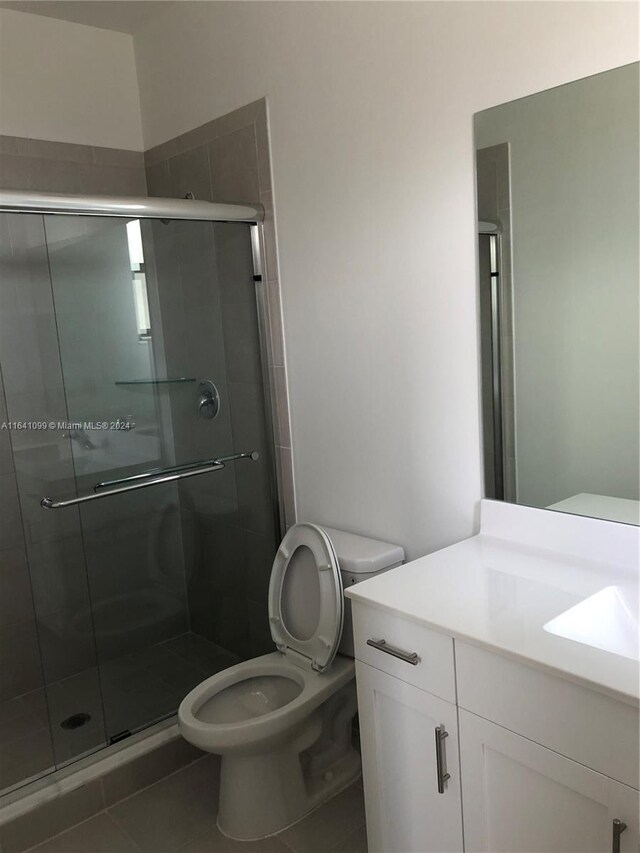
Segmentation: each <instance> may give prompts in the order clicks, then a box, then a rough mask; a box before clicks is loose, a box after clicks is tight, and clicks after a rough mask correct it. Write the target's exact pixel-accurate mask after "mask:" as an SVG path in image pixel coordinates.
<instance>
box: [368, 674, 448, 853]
mask: <svg viewBox="0 0 640 853" xmlns="http://www.w3.org/2000/svg"><path fill="white" fill-rule="evenodd" d="M356 679H357V686H358V707H359V716H360V738H361V742H362V770H363V778H364V787H365V799H366V811H367V834H368V841H369V853H401V851H407V853H408V851H421V853H458V851H461V850H462V815H461V808H460V776H459V769H458V768H459V764H458V726H457V720H456V707H455V705H452V704H450V703H449V702H445V701H444V700H443V699H438V697H437V696H433V695H431V694H430V693H427V692H426V691H424V690H421V689H419V688H418V687H414V686H413V685H412V684H407V683H406V682H404V681H400V679H398V678H395V677H394V676H392V675H388V674H387V673H386V672H381V671H380V670H378V669H375V668H374V667H372V666H370V665H369V664H366V663H361V662H360V661H357V662H356ZM436 739H437V740H438V744H436ZM437 752H439V753H440V758H438V757H437ZM447 775H448V778H446V777H447Z"/></svg>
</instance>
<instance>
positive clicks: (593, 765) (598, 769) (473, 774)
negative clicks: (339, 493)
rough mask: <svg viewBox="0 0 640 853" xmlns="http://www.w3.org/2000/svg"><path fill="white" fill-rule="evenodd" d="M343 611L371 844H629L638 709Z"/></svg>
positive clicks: (588, 848)
mask: <svg viewBox="0 0 640 853" xmlns="http://www.w3.org/2000/svg"><path fill="white" fill-rule="evenodd" d="M353 612H354V640H355V651H356V682H357V688H358V708H359V715H360V737H361V744H362V768H363V778H364V789H365V802H366V813H367V832H368V838H369V850H370V853H450V851H451V853H453V852H454V851H455V853H462V851H463V850H464V851H465V853H638V850H639V848H640V832H639V827H638V814H639V811H640V794H639V792H638V790H637V787H638V754H639V747H638V722H639V720H638V710H637V708H635V707H634V706H632V705H627V704H626V703H623V702H618V701H616V700H615V699H612V698H611V697H608V696H605V695H603V694H599V693H597V692H594V691H593V690H591V689H589V688H586V687H583V686H581V685H577V684H575V683H573V682H570V681H566V680H565V679H563V678H558V677H557V676H554V675H552V674H550V673H547V672H543V671H541V670H538V669H536V668H532V667H530V666H527V665H526V664H523V663H521V662H519V661H514V660H512V659H509V658H506V657H503V656H502V655H498V654H494V653H492V652H488V651H486V650H484V649H479V648H477V647H475V646H472V645H469V644H467V643H464V642H460V641H457V640H454V638H452V637H448V636H446V634H444V633H442V632H439V631H433V630H431V629H430V628H428V627H427V626H424V625H420V624H418V623H416V622H415V621H414V620H410V619H407V618H405V617H404V616H403V615H402V614H401V613H393V612H389V611H386V610H382V609H380V608H373V607H368V606H366V605H363V604H362V602H360V601H356V602H354V608H353ZM445 733H446V734H445ZM462 804H464V810H463V808H462ZM463 811H464V815H463Z"/></svg>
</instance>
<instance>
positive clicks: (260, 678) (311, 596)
mask: <svg viewBox="0 0 640 853" xmlns="http://www.w3.org/2000/svg"><path fill="white" fill-rule="evenodd" d="M403 560H404V551H403V549H402V548H401V547H399V546H398V545H391V544H389V543H386V542H379V541H377V540H375V539H368V538H366V537H363V536H356V535H355V534H351V533H345V532H343V531H339V530H333V529H331V528H329V527H324V528H323V527H318V526H317V525H315V524H309V523H306V522H303V523H299V524H295V525H294V526H293V527H291V528H290V529H289V530H288V532H287V533H286V535H285V537H284V539H283V540H282V543H281V544H280V547H279V549H278V552H277V554H276V557H275V560H274V562H273V567H272V569H271V580H270V583H269V624H270V628H271V636H272V637H273V641H274V643H275V644H276V647H277V651H275V652H273V653H272V654H268V655H263V656H262V657H258V658H253V659H252V660H248V661H244V662H243V663H239V664H237V665H236V666H232V667H230V668H229V669H226V670H224V671H222V672H220V673H217V674H216V675H213V676H212V677H211V678H207V679H206V680H205V681H203V682H202V683H201V684H199V685H198V686H197V687H195V688H194V689H193V690H192V691H191V692H190V693H189V694H188V695H187V696H186V697H185V699H184V700H183V701H182V703H181V705H180V708H179V710H178V723H179V727H180V732H181V734H182V736H183V737H184V738H185V740H187V741H189V742H190V743H192V744H193V745H194V746H197V747H199V748H200V749H202V750H204V751H205V752H211V753H216V754H218V755H220V756H221V768H220V798H219V808H218V828H219V829H220V831H221V832H223V833H224V834H225V835H228V836H229V837H231V838H235V839H238V840H243V841H249V840H255V839H259V838H264V837H266V836H269V835H273V834H275V833H276V832H280V831H281V830H283V829H285V828H286V827H287V826H290V825H291V824H293V823H295V822H296V821H298V820H300V818H302V817H304V815H305V814H307V813H308V812H310V811H312V810H313V809H315V808H316V807H317V806H319V805H320V804H321V803H323V802H324V801H325V800H327V799H328V798H329V797H331V796H332V794H334V793H336V792H337V791H339V790H341V789H342V788H344V787H346V786H347V785H349V784H350V783H351V782H352V781H353V780H354V779H355V778H356V777H357V776H358V775H359V773H360V756H359V754H358V752H357V750H355V749H354V748H353V746H352V744H351V730H352V722H353V718H354V716H355V714H356V711H357V705H356V688H355V665H354V661H353V638H352V636H351V619H350V614H351V611H350V602H348V601H347V600H346V599H345V598H344V595H343V589H344V587H346V586H351V585H352V584H354V583H358V582H359V581H361V580H365V579H367V578H369V577H373V576H374V575H377V574H380V573H381V572H384V571H388V570H389V569H392V568H394V567H395V566H398V565H400V564H401V563H402V562H403Z"/></svg>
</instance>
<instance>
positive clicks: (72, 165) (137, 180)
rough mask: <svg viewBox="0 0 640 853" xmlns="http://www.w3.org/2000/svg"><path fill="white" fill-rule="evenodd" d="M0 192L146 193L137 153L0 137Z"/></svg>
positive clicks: (141, 160)
mask: <svg viewBox="0 0 640 853" xmlns="http://www.w3.org/2000/svg"><path fill="white" fill-rule="evenodd" d="M0 187H1V188H2V189H6V190H39V191H40V192H51V193H70V194H73V193H86V194H98V195H146V194H147V186H146V181H145V172H144V157H143V154H142V152H139V151H125V150H121V149H118V148H98V147H94V146H90V145H73V144H71V143H67V142H50V141H48V140H44V139H28V138H25V137H20V136H2V135H0Z"/></svg>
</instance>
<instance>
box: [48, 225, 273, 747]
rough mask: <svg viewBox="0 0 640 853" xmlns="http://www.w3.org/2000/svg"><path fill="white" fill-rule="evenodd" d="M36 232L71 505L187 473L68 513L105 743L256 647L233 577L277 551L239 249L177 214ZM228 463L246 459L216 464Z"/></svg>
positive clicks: (241, 238) (235, 234) (238, 238)
mask: <svg viewBox="0 0 640 853" xmlns="http://www.w3.org/2000/svg"><path fill="white" fill-rule="evenodd" d="M45 228H46V233H47V245H48V251H49V265H50V271H51V282H52V290H53V296H54V303H55V308H56V318H57V328H58V338H59V344H60V358H61V364H62V373H63V377H64V386H65V392H66V402H67V409H68V413H69V420H70V432H69V439H70V446H71V453H72V457H73V464H74V470H75V479H76V483H77V492H78V494H80V495H86V494H92V493H95V492H96V490H97V491H98V492H99V493H103V494H104V493H107V492H108V491H110V490H111V489H113V488H122V487H123V486H124V487H126V488H131V486H132V485H136V486H139V485H140V484H141V483H142V482H143V480H144V477H146V476H147V475H148V474H149V473H151V474H155V475H158V477H160V478H161V477H162V476H166V475H169V476H173V475H174V474H175V473H180V474H181V475H184V474H186V473H189V474H190V475H191V474H193V475H194V476H189V477H184V479H179V480H174V481H170V482H167V483H156V484H154V485H149V486H148V487H145V488H142V489H137V488H136V489H135V490H133V489H132V490H131V491H127V492H125V493H122V494H114V495H112V496H106V497H103V498H102V499H100V500H95V501H90V502H86V503H83V504H80V505H79V516H80V523H81V528H82V535H83V542H84V556H85V564H86V570H87V577H88V585H89V594H90V613H87V614H86V616H87V617H90V619H89V621H88V622H87V620H86V619H85V615H84V614H80V613H79V614H77V616H76V620H77V630H78V632H79V633H80V635H81V636H82V638H83V639H84V633H86V635H87V636H89V635H90V634H92V635H93V637H94V638H95V648H96V656H97V663H98V668H97V674H98V678H99V682H100V686H101V698H102V707H103V714H104V723H105V730H106V737H107V740H108V741H113V740H117V739H120V738H122V737H125V736H126V735H128V734H129V733H131V732H134V731H136V730H138V729H140V728H142V727H144V726H146V725H148V724H149V723H151V722H154V721H156V720H158V719H162V718H163V717H165V716H167V715H169V714H172V713H174V712H175V710H176V708H177V706H178V704H179V703H180V701H181V699H182V698H183V697H184V696H185V695H186V693H187V692H188V691H189V690H190V689H191V688H192V687H193V686H195V684H197V683H199V682H200V681H202V680H203V679H204V678H206V677H208V676H209V675H211V674H212V673H213V672H216V671H218V670H220V669H223V668H224V667H226V666H229V665H231V664H233V663H235V662H237V661H239V660H240V659H242V658H243V657H244V656H245V655H246V654H248V653H249V654H250V653H251V650H252V648H253V647H254V646H257V645H260V643H259V640H260V638H261V639H262V641H265V640H266V637H265V633H266V632H265V626H264V621H265V618H266V602H265V609H264V614H265V616H264V618H263V617H262V614H260V617H255V616H254V619H253V622H252V623H251V624H250V612H251V604H250V600H249V599H248V595H247V594H248V590H247V586H246V576H245V575H246V570H247V561H248V557H252V558H253V559H255V556H254V553H253V551H254V550H256V545H255V544H254V543H253V540H256V542H257V548H258V554H260V553H261V554H263V557H262V560H261V563H260V570H261V573H264V571H265V570H266V567H267V562H268V560H267V559H266V556H264V555H266V554H269V555H270V557H271V558H272V556H273V553H274V552H275V547H276V524H275V521H276V518H275V513H274V494H273V478H272V474H271V466H270V458H271V454H270V447H269V445H270V442H269V441H268V430H267V418H266V412H265V400H264V394H263V388H264V385H263V376H262V361H261V353H260V347H259V343H260V342H259V335H258V318H257V313H256V302H255V290H254V287H255V286H254V282H253V267H252V255H251V240H250V233H249V226H247V225H242V224H234V225H214V224H213V223H211V222H193V221H177V220H173V221H158V220H147V221H142V222H141V221H140V220H130V221H126V222H125V221H124V220H116V219H104V218H92V217H59V216H50V217H49V216H47V217H45ZM237 453H246V454H251V453H257V454H258V459H257V460H255V461H254V460H251V459H247V458H244V459H240V460H238V461H237V462H235V463H234V462H231V461H230V462H227V463H226V464H225V467H217V466H215V465H211V464H210V463H211V462H212V461H213V460H216V459H219V458H224V457H228V456H231V455H234V454H237ZM188 466H194V467H193V468H192V469H189V470H188V471H187V468H188ZM199 466H203V467H201V468H200V467H199ZM176 469H178V470H177V472H176ZM196 470H197V471H198V473H197V474H196ZM204 470H206V471H207V473H200V471H204ZM132 477H134V478H135V477H138V478H141V479H138V480H135V479H134V480H131V479H130V478H132ZM153 479H154V477H153V476H152V477H150V478H149V480H147V481H146V482H149V481H150V480H153ZM101 484H105V485H101ZM56 511H58V512H65V511H68V510H64V509H62V510H56ZM267 577H268V573H267ZM256 623H257V624H256ZM252 629H253V630H252ZM261 635H262V637H261ZM252 640H253V642H252ZM265 645H266V644H265Z"/></svg>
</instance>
